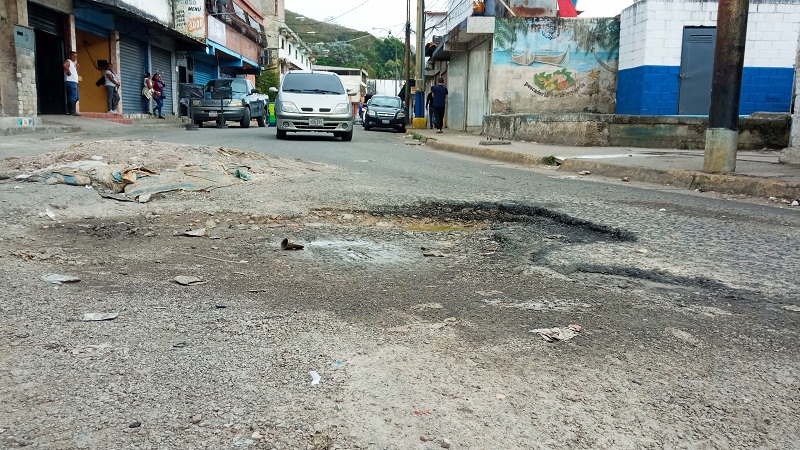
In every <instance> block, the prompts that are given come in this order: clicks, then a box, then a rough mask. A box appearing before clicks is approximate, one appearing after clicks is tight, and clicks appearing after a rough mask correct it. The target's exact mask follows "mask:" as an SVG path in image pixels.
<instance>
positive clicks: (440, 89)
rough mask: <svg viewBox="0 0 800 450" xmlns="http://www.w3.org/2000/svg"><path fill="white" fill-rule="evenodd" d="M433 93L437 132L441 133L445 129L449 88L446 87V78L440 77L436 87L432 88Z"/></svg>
mask: <svg viewBox="0 0 800 450" xmlns="http://www.w3.org/2000/svg"><path fill="white" fill-rule="evenodd" d="M431 92H433V102H432V104H433V114H434V119H436V132H437V133H441V132H442V128H444V110H445V107H446V106H447V88H446V87H444V78H442V77H439V79H438V80H437V83H436V86H434V87H432V88H431Z"/></svg>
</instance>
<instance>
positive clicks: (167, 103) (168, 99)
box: [150, 47, 175, 114]
mask: <svg viewBox="0 0 800 450" xmlns="http://www.w3.org/2000/svg"><path fill="white" fill-rule="evenodd" d="M150 60H151V62H152V63H153V64H152V65H153V70H151V72H152V73H154V74H156V73H158V74H160V75H161V81H163V82H164V84H165V85H166V86H164V108H162V112H163V114H174V112H175V110H174V109H173V106H172V73H173V70H174V69H173V67H172V53H170V51H169V50H163V49H160V48H158V47H152V48H151V50H150Z"/></svg>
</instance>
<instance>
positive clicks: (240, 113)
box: [191, 78, 269, 128]
mask: <svg viewBox="0 0 800 450" xmlns="http://www.w3.org/2000/svg"><path fill="white" fill-rule="evenodd" d="M191 117H192V121H193V122H194V123H195V124H196V125H198V126H200V127H202V126H203V122H208V121H212V120H213V121H215V122H217V123H219V122H221V118H222V117H224V118H225V121H231V122H239V125H240V126H241V127H242V128H249V127H250V121H251V120H253V119H255V120H256V121H257V122H258V126H259V127H265V126H267V122H269V96H267V95H264V94H259V93H258V90H257V89H256V88H255V86H253V82H252V81H250V80H248V79H246V78H220V79H218V80H211V81H209V82H208V83H206V85H205V88H204V89H203V98H202V99H195V100H192V110H191Z"/></svg>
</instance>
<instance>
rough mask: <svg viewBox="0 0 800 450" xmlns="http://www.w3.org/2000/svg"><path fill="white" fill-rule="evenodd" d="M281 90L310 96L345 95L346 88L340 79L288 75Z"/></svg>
mask: <svg viewBox="0 0 800 450" xmlns="http://www.w3.org/2000/svg"><path fill="white" fill-rule="evenodd" d="M281 89H282V90H284V91H287V92H303V93H309V94H344V86H342V82H341V81H339V78H338V77H334V76H330V75H318V74H313V73H297V74H293V75H287V76H285V77H284V78H283V85H282V86H281Z"/></svg>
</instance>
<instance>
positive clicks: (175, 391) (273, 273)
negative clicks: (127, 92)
mask: <svg viewBox="0 0 800 450" xmlns="http://www.w3.org/2000/svg"><path fill="white" fill-rule="evenodd" d="M95 155H99V156H102V157H103V161H107V162H109V164H118V165H121V166H124V167H147V168H149V169H151V170H153V171H155V172H161V171H164V170H171V169H177V168H181V167H187V166H202V165H208V166H209V167H210V166H214V167H222V168H227V167H228V166H229V165H230V164H236V165H240V166H241V167H246V168H247V171H248V173H250V174H252V179H251V180H250V181H244V180H242V179H234V180H233V181H234V183H232V184H231V185H230V186H227V187H221V188H219V189H215V190H213V191H212V192H206V191H195V192H187V191H180V190H176V191H168V192H160V193H158V194H156V195H154V196H153V198H151V199H150V201H149V202H147V203H134V202H124V203H122V202H118V201H116V200H113V199H107V198H103V197H101V196H99V195H97V192H96V191H97V189H95V188H93V189H88V188H86V187H76V186H69V185H63V184H58V185H48V184H46V183H33V182H19V181H13V176H15V175H16V174H17V173H18V172H19V173H24V172H27V171H33V170H36V169H43V168H46V167H49V166H52V165H56V164H67V163H70V162H74V161H79V160H90V159H91V157H92V156H95ZM0 168H2V169H1V170H0V172H3V173H9V175H13V176H11V177H8V179H7V180H5V181H3V182H0V192H2V199H3V200H2V202H0V213H2V217H3V219H2V227H3V230H4V233H3V234H2V239H1V240H0V266H1V267H2V270H0V285H2V286H4V299H3V301H2V316H0V317H1V318H0V373H2V374H3V376H2V377H0V442H2V447H4V448H20V447H25V448H59V449H80V448H87V449H88V448H215V449H221V448H231V449H248V448H252V449H315V450H316V449H358V448H360V449H387V448H391V449H431V450H432V449H439V448H452V449H459V448H464V449H466V448H471V449H491V448H509V449H510V448H535V449H549V448H566V447H569V448H582V449H602V448H606V449H619V448H623V449H625V448H630V449H641V448H653V449H655V448H764V449H768V448H779V447H782V448H792V447H793V446H794V444H795V443H796V442H798V441H800V430H798V428H797V424H796V422H797V419H796V418H797V417H798V413H800V411H798V408H799V406H798V405H800V380H798V375H797V374H798V368H800V367H798V366H799V365H800V361H799V359H798V357H797V356H798V354H797V348H798V347H797V344H798V335H797V329H798V324H800V313H798V312H796V309H792V308H790V307H791V306H794V305H796V301H797V299H796V298H787V297H782V296H781V294H780V291H776V292H763V293H760V292H752V291H743V290H737V289H734V288H731V287H730V286H725V285H722V284H719V283H714V282H711V281H709V280H706V279H703V278H702V277H694V278H692V277H683V278H681V277H672V278H670V277H669V276H667V275H665V274H664V273H662V272H659V270H657V267H656V265H657V261H655V262H654V261H651V260H650V259H648V258H652V255H650V254H647V253H641V252H637V251H636V248H638V247H637V245H639V243H638V242H637V235H636V233H633V232H631V231H629V230H625V229H620V228H613V227H607V226H604V225H602V224H595V223H592V222H589V221H585V220H578V219H575V218H572V217H569V216H567V215H565V214H562V213H556V212H554V211H551V210H548V209H546V208H542V207H539V206H526V205H511V204H486V203H477V202H476V203H469V202H453V203H445V202H441V203H427V204H414V205H383V206H380V205H376V206H374V207H370V208H364V207H363V204H359V205H358V206H357V207H356V206H353V205H319V204H318V202H317V196H313V195H310V194H307V193H302V194H298V191H299V189H298V186H301V185H302V186H307V185H314V186H316V185H317V184H314V183H320V181H319V179H322V180H323V181H322V183H321V184H323V185H324V180H325V179H326V177H338V176H342V174H340V173H339V172H338V170H339V169H337V168H334V167H329V166H324V165H320V164H312V163H306V162H301V161H295V160H284V159H280V158H271V157H269V158H268V157H263V156H260V155H256V154H250V153H246V152H239V151H235V150H228V149H226V150H225V151H221V150H220V149H212V148H199V149H198V148H190V147H181V146H170V145H169V144H164V143H155V142H145V141H123V142H121V143H118V144H114V145H112V144H110V143H107V142H97V143H93V144H85V145H83V146H77V147H72V148H70V149H69V150H67V151H65V152H60V153H52V154H49V155H45V156H44V157H38V158H30V159H18V160H6V161H3V162H2V165H0ZM228 175H229V176H231V177H232V178H234V176H233V175H232V174H230V173H228ZM17 188H19V189H17ZM45 210H50V211H51V213H52V217H51V216H50V215H48V214H46V213H45ZM200 229H203V232H202V233H199V232H198V233H191V234H187V232H191V231H193V230H200ZM284 239H286V240H288V241H290V242H295V243H299V244H302V245H303V247H304V248H303V249H302V250H298V251H284V250H282V249H281V242H282V241H283V240H284ZM598 242H602V243H604V245H606V246H609V247H610V248H612V249H613V251H614V253H615V254H616V255H620V254H626V255H630V256H629V258H637V260H638V261H639V262H640V264H641V265H647V264H651V265H653V267H654V268H653V269H652V270H643V271H638V272H637V271H634V270H625V267H632V265H630V263H629V262H628V261H627V260H624V259H623V258H621V257H619V256H617V257H616V259H615V260H610V261H609V262H608V263H607V267H606V268H604V269H602V270H601V269H600V268H599V267H598V266H597V265H596V264H595V263H592V264H589V263H588V262H585V260H586V259H587V256H586V255H585V254H584V253H583V250H582V249H583V248H586V247H587V246H591V245H595V244H596V243H598ZM426 254H436V255H437V257H429V256H426ZM648 261H650V262H649V263H648ZM48 274H59V275H63V276H67V277H71V278H69V279H78V280H79V281H76V282H70V283H62V284H53V283H51V282H48V281H46V280H43V279H42V277H44V276H47V275H48ZM178 280H181V281H178ZM687 282H689V283H688V284H687ZM795 308H796V306H795ZM87 314H91V315H90V316H88V317H90V318H94V319H95V320H86V319H85V317H87V316H86V315H87ZM97 318H105V319H104V320H97ZM578 324H579V325H578ZM554 329H555V330H558V331H554ZM532 330H533V331H535V332H531V331H532ZM537 330H539V331H537ZM541 330H550V331H548V332H544V331H541ZM566 330H570V331H566ZM543 333H549V334H553V335H559V336H562V333H563V336H566V335H567V334H568V335H570V337H569V339H552V340H547V339H543V337H542V334H543ZM549 334H548V335H549ZM315 381H316V382H315Z"/></svg>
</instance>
